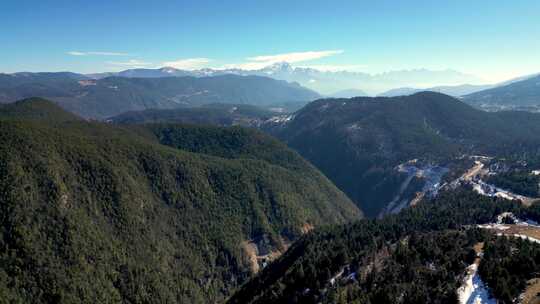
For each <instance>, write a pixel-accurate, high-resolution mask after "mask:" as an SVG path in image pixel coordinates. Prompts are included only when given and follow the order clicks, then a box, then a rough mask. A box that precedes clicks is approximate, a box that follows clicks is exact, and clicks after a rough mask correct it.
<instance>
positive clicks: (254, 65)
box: [223, 50, 344, 70]
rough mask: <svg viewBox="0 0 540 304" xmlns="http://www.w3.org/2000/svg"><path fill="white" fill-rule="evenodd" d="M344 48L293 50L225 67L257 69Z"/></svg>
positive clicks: (333, 52)
mask: <svg viewBox="0 0 540 304" xmlns="http://www.w3.org/2000/svg"><path fill="white" fill-rule="evenodd" d="M343 52H344V51H343V50H327V51H307V52H293V53H283V54H276V55H261V56H254V57H248V58H246V62H243V63H236V64H234V63H233V64H226V65H225V66H223V68H225V69H231V68H237V69H243V70H257V69H262V68H264V67H266V66H269V65H272V64H274V63H278V62H288V63H296V62H304V61H311V60H316V59H320V58H324V57H329V56H334V55H339V54H342V53H343Z"/></svg>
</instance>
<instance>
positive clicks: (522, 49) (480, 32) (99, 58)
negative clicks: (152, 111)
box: [0, 0, 540, 83]
mask: <svg viewBox="0 0 540 304" xmlns="http://www.w3.org/2000/svg"><path fill="white" fill-rule="evenodd" d="M538 11H540V3H539V2H537V1H517V2H512V3H509V2H508V3H505V2H502V3H497V4H496V5H493V3H492V2H489V1H475V2H474V3H470V2H467V1H452V2H450V3H426V2H424V1H408V2H407V3H396V2H393V1H381V2H379V3H371V2H365V1H343V2H341V3H339V5H338V4H336V3H313V2H310V1H295V2H294V3H289V2H288V1H273V2H271V3H259V2H257V3H254V2H250V1H234V2H233V1H229V2H226V3H220V2H216V1H197V2H196V3H193V2H187V1H180V2H175V3H161V4H160V5H152V4H149V3H147V2H146V1H114V2H100V1H98V2H92V3H88V2H82V1H60V3H57V5H54V6H52V5H50V4H47V3H44V2H41V1H35V0H33V1H24V2H20V1H19V2H13V1H8V2H3V3H2V4H0V18H1V19H2V22H3V24H4V26H3V29H4V30H3V33H2V38H3V46H4V47H3V48H2V49H1V50H0V56H1V58H3V60H2V61H1V63H0V72H3V73H13V72H20V71H29V72H37V71H72V72H77V73H84V74H88V73H99V72H111V71H112V72H114V71H121V70H125V69H130V68H157V67H164V66H171V67H175V68H178V69H185V70H194V69H201V68H213V69H224V68H241V69H249V70H251V69H259V68H262V67H265V66H268V65H271V64H273V63H276V62H282V61H285V62H288V63H290V64H291V65H293V66H295V67H312V68H316V69H319V70H323V71H339V70H345V71H354V72H362V73H367V74H371V75H373V74H381V73H385V72H390V71H401V70H411V69H428V70H436V71H440V70H447V69H451V70H455V71H459V72H461V73H464V74H469V75H473V76H475V77H476V78H478V79H479V83H496V82H500V81H504V80H508V79H511V78H514V77H518V76H523V75H527V74H533V73H537V72H539V71H540V61H539V60H537V58H535V57H536V56H537V55H536V54H538V53H540V41H539V40H538V39H537V37H540V27H538V20H537V12H538ZM97 16H99V17H97ZM509 20H511V21H512V22H507V21H509ZM104 33H106V34H104ZM465 54H466V55H465ZM8 59H9V60H8Z"/></svg>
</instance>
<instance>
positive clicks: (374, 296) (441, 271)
mask: <svg viewBox="0 0 540 304" xmlns="http://www.w3.org/2000/svg"><path fill="white" fill-rule="evenodd" d="M539 206H540V204H536V205H534V206H533V207H532V208H524V207H521V205H520V204H519V203H518V202H510V201H505V200H501V199H493V198H487V197H484V196H479V195H477V194H474V193H473V192H471V191H468V190H460V191H455V192H446V193H443V194H441V195H440V196H439V197H438V198H436V199H435V200H433V201H429V202H428V201H424V202H422V203H420V204H419V205H416V206H415V207H412V208H409V209H405V210H403V211H402V212H401V213H399V214H397V215H392V216H387V217H385V218H383V219H382V220H362V221H359V222H357V223H354V224H348V225H343V226H334V227H328V228H326V229H320V230H318V231H316V232H314V233H312V234H310V235H307V236H305V237H303V238H302V239H301V240H299V241H297V242H296V243H295V244H294V245H293V246H292V247H291V248H290V249H289V251H287V253H286V254H285V255H283V256H282V257H281V258H279V259H278V260H277V261H276V262H274V263H273V264H271V265H270V267H268V268H266V269H264V270H263V271H262V272H261V273H260V274H259V275H258V276H257V277H255V278H254V279H252V280H251V281H249V282H248V283H247V284H245V285H244V286H243V287H242V288H241V289H240V291H239V292H237V293H236V294H235V295H234V296H233V297H231V298H230V299H229V301H228V303H243V304H245V303H456V302H457V293H456V292H457V289H458V287H459V286H460V283H461V281H462V278H463V275H464V274H465V268H466V267H467V266H468V265H470V264H471V263H472V261H473V259H474V257H475V256H476V255H475V254H474V253H473V252H472V247H473V245H474V244H476V243H477V242H485V243H486V246H487V248H488V249H487V251H486V254H489V257H488V258H487V260H486V261H485V263H486V264H485V266H482V267H485V268H484V270H481V271H483V273H485V274H486V275H487V278H488V281H489V283H490V288H491V289H492V290H495V291H496V292H495V293H496V295H497V296H499V295H500V293H498V292H497V291H498V290H506V289H507V288H508V285H510V286H511V290H512V294H511V295H512V297H515V296H517V294H516V291H517V292H519V291H520V290H522V289H520V288H523V284H524V280H526V279H530V278H531V277H534V276H535V275H537V273H536V271H537V270H536V269H537V268H535V267H536V266H534V267H530V266H526V265H535V264H534V263H535V262H531V259H532V260H534V259H537V257H538V253H537V252H538V250H539V249H540V247H539V246H538V245H536V244H530V245H529V246H522V247H523V248H522V249H523V250H524V251H523V253H522V254H523V255H526V254H527V252H530V253H532V255H531V256H530V258H524V256H523V255H522V254H521V253H520V254H519V255H518V254H515V257H514V256H511V255H509V254H506V255H505V252H506V251H504V250H510V249H509V248H510V247H511V241H510V240H508V241H505V240H504V239H502V240H498V238H497V237H495V236H493V235H492V234H490V233H487V232H486V231H485V230H478V229H476V228H474V227H473V226H472V225H471V224H477V223H489V222H492V221H494V219H495V218H496V216H497V215H499V214H500V213H501V212H504V211H513V212H514V213H515V214H518V215H520V216H523V217H525V218H537V217H538V214H539V213H538V208H539ZM496 239H497V242H502V243H504V244H505V245H504V246H502V245H496V244H497V243H496ZM491 244H494V245H493V246H498V247H499V249H500V248H501V246H502V247H503V248H504V249H502V250H500V251H499V250H495V249H491V246H492V245H491ZM525 245H527V244H525ZM534 246H536V247H535V249H534V250H533V249H532V248H531V247H534ZM527 247H528V248H527ZM520 250H521V249H520ZM495 251H498V252H495ZM501 255H502V256H504V257H506V258H505V259H502V258H501ZM497 259H500V260H503V262H504V263H505V264H497ZM535 261H536V263H537V260H535ZM481 263H483V262H481ZM531 263H532V264H531ZM481 265H482V264H481ZM518 265H519V266H518ZM523 266H525V267H528V268H527V269H524V268H523ZM497 271H498V272H497ZM501 272H505V273H506V275H503V276H502V277H501V276H499V277H497V274H499V275H500V274H501ZM509 273H512V278H510V275H509ZM502 278H504V279H502ZM518 278H519V279H518ZM332 279H334V280H332ZM507 279H508V280H507ZM516 279H518V280H516ZM514 280H515V281H514ZM501 299H502V298H501ZM503 300H504V302H503V303H510V302H509V301H507V298H504V299H503Z"/></svg>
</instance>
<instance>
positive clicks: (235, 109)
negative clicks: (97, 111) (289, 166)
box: [108, 104, 278, 127]
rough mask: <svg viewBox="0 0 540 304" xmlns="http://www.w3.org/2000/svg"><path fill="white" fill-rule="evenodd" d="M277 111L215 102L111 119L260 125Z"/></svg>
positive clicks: (129, 114) (151, 110) (122, 122)
mask: <svg viewBox="0 0 540 304" xmlns="http://www.w3.org/2000/svg"><path fill="white" fill-rule="evenodd" d="M276 115H278V114H277V113H275V112H271V111H268V110H265V109H263V108H259V107H256V106H252V105H240V104H232V105H228V104H211V105H203V106H200V107H196V108H182V109H170V110H164V109H161V110H160V109H149V110H144V111H134V112H127V113H122V114H120V115H117V116H114V117H111V118H110V119H108V121H111V122H113V123H117V124H141V123H164V122H166V123H190V124H202V125H217V126H232V125H242V126H254V127H256V126H258V125H260V124H262V123H263V122H264V121H265V120H267V119H269V118H270V117H272V116H276Z"/></svg>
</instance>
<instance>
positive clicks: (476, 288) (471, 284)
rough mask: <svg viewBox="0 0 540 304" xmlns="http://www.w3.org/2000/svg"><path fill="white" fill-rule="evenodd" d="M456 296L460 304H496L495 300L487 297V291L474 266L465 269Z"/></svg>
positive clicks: (476, 267)
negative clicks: (462, 280)
mask: <svg viewBox="0 0 540 304" xmlns="http://www.w3.org/2000/svg"><path fill="white" fill-rule="evenodd" d="M457 294H458V300H459V303H460V304H497V301H496V300H495V299H493V298H490V297H489V291H488V289H487V287H486V285H485V284H484V282H483V281H482V279H481V278H480V275H479V274H478V266H477V265H476V264H472V265H470V266H469V267H467V276H466V277H465V281H464V282H463V285H462V286H461V287H460V288H459V289H458V291H457Z"/></svg>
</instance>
